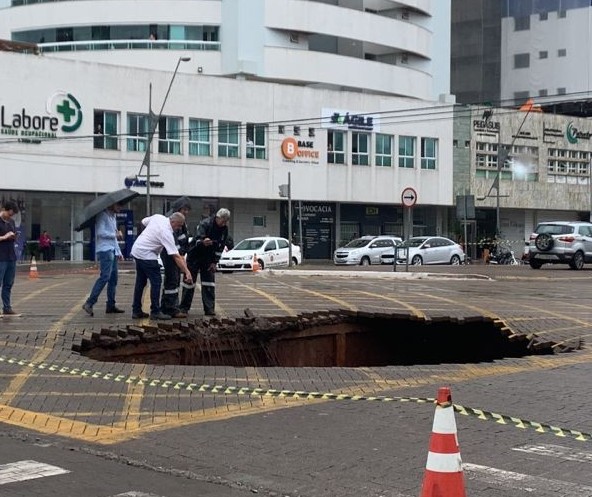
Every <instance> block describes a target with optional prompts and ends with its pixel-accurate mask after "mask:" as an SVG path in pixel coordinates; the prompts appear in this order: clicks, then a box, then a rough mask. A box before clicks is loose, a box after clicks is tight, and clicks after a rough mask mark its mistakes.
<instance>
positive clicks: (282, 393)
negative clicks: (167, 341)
mask: <svg viewBox="0 0 592 497" xmlns="http://www.w3.org/2000/svg"><path fill="white" fill-rule="evenodd" d="M1 362H5V363H7V364H16V365H18V366H27V367H30V368H33V369H40V370H44V369H48V370H49V371H57V372H59V373H63V374H66V373H67V374H70V375H75V376H80V377H81V378H93V379H102V380H108V381H116V382H123V383H127V384H132V385H147V386H151V387H161V388H172V389H173V390H186V391H195V392H206V393H213V394H222V395H250V396H257V397H280V398H286V399H290V398H291V399H300V400H355V401H360V400H362V401H367V402H414V403H417V404H433V403H436V399H434V398H430V397H427V398H421V397H386V396H380V395H379V396H365V395H349V394H344V393H332V392H307V391H303V390H277V389H273V388H268V389H265V388H250V387H233V386H230V385H208V384H207V383H204V384H201V385H199V384H197V383H186V382H184V381H179V382H176V383H175V382H174V381H173V380H163V381H161V380H158V379H153V380H151V379H149V378H140V377H138V376H126V375H116V376H115V375H113V373H104V372H101V371H95V372H93V371H89V370H88V369H85V370H80V369H77V368H69V367H67V366H59V365H55V364H46V363H40V364H35V363H33V362H30V361H27V360H24V359H15V358H9V357H6V356H0V363H1ZM452 407H453V409H454V410H455V411H456V412H458V413H459V414H462V415H463V416H473V417H475V418H477V419H480V420H482V421H493V422H495V423H498V424H503V425H510V426H513V427H514V428H519V429H523V430H524V429H533V430H534V431H536V432H537V433H541V434H553V435H555V436H558V437H570V438H573V439H574V440H579V441H581V442H588V441H590V440H592V435H591V434H589V433H585V432H582V431H578V430H571V429H569V428H560V427H558V426H552V425H549V424H545V423H537V422H535V421H529V420H526V419H520V418H516V417H513V416H507V415H505V414H498V413H494V412H489V411H483V410H482V409H474V408H472V407H467V406H461V405H459V404H452Z"/></svg>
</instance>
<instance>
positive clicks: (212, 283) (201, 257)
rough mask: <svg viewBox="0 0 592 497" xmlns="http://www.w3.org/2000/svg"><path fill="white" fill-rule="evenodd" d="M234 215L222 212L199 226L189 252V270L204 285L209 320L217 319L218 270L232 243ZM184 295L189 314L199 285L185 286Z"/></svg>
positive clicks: (182, 302) (183, 307)
mask: <svg viewBox="0 0 592 497" xmlns="http://www.w3.org/2000/svg"><path fill="white" fill-rule="evenodd" d="M229 219H230V211H229V210H228V209H224V208H223V209H219V210H218V212H216V214H214V215H212V216H210V217H207V218H205V219H203V220H202V221H201V222H200V223H199V224H198V226H197V231H196V233H195V237H194V239H193V242H192V246H191V248H190V249H189V252H187V267H188V268H189V271H190V272H191V274H192V275H193V281H196V280H197V273H198V272H199V278H200V283H201V300H202V303H203V309H204V313H205V315H206V316H215V315H216V266H217V265H218V261H219V260H220V257H221V256H222V252H223V251H224V247H225V246H226V245H227V243H228V226H227V224H228V221H229ZM182 287H183V295H182V297H181V304H180V305H179V308H180V310H181V312H183V313H188V312H189V309H190V308H191V302H192V301H193V294H194V293H195V283H192V284H186V283H182Z"/></svg>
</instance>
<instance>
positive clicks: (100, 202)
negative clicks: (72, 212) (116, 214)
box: [74, 188, 140, 231]
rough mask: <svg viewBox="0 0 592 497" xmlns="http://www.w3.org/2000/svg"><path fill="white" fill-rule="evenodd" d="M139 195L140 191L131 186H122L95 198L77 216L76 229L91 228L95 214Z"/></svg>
mask: <svg viewBox="0 0 592 497" xmlns="http://www.w3.org/2000/svg"><path fill="white" fill-rule="evenodd" d="M138 195H140V194H139V193H138V192H135V191H133V190H130V189H129V188H122V189H121V190H117V191H114V192H109V193H105V194H104V195H101V196H100V197H97V198H95V199H94V200H93V201H92V202H91V203H90V204H88V205H87V206H86V207H85V208H84V209H82V211H80V213H79V214H78V215H77V216H76V228H74V229H75V230H76V231H82V230H83V229H84V228H89V227H90V226H91V225H92V224H93V222H94V220H95V216H96V215H97V214H99V213H100V212H102V211H104V210H105V209H106V208H107V207H109V206H111V205H113V204H124V203H126V202H129V201H130V200H132V199H133V198H135V197H137V196H138Z"/></svg>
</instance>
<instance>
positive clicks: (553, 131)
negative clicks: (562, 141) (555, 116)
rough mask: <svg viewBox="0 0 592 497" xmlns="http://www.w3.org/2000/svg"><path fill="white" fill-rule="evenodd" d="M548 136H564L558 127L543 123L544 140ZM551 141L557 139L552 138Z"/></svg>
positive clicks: (553, 141)
mask: <svg viewBox="0 0 592 497" xmlns="http://www.w3.org/2000/svg"><path fill="white" fill-rule="evenodd" d="M547 138H563V131H561V130H560V129H557V128H547V126H546V125H545V124H543V141H544V140H546V139H547ZM549 143H555V140H552V141H551V142H549Z"/></svg>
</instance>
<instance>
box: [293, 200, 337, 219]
mask: <svg viewBox="0 0 592 497" xmlns="http://www.w3.org/2000/svg"><path fill="white" fill-rule="evenodd" d="M301 206H302V212H299V209H298V208H297V209H296V219H297V220H300V219H302V221H303V222H308V223H319V224H333V219H334V217H333V214H334V212H333V210H334V205H333V204H307V203H304V202H302V204H301Z"/></svg>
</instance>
